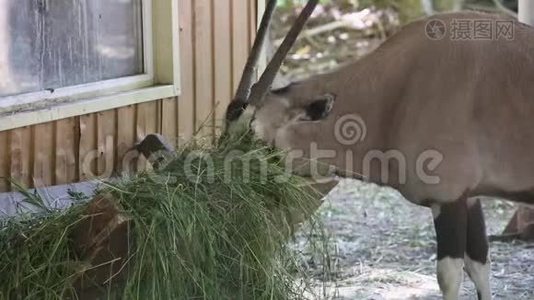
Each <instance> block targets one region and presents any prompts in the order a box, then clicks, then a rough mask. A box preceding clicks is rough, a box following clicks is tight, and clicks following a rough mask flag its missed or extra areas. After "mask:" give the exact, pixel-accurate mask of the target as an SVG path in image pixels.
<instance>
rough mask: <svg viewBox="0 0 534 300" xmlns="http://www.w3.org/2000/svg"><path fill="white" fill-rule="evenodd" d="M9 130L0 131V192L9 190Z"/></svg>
mask: <svg viewBox="0 0 534 300" xmlns="http://www.w3.org/2000/svg"><path fill="white" fill-rule="evenodd" d="M8 133H9V131H0V193H1V192H7V191H9V184H8V177H9V176H10V170H9V147H8V144H9V134H8Z"/></svg>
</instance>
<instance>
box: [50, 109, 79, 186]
mask: <svg viewBox="0 0 534 300" xmlns="http://www.w3.org/2000/svg"><path fill="white" fill-rule="evenodd" d="M77 124H79V120H78V118H69V119H63V120H59V121H57V122H56V140H55V144H56V146H55V147H56V166H55V173H56V174H55V175H56V176H55V177H56V181H55V184H67V183H72V182H76V181H78V167H77V163H76V161H77V145H78V143H77V140H78V138H79V137H78V125H77Z"/></svg>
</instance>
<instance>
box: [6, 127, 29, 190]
mask: <svg viewBox="0 0 534 300" xmlns="http://www.w3.org/2000/svg"><path fill="white" fill-rule="evenodd" d="M31 148H32V141H31V128H30V127H21V128H17V129H13V130H11V131H10V132H9V159H10V176H11V179H12V180H14V181H16V182H17V183H19V184H22V185H23V186H26V187H30V186H31V177H32V174H31V173H32V166H31V160H32V157H31V152H32V151H31V150H32V149H31Z"/></svg>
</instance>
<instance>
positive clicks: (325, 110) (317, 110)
mask: <svg viewBox="0 0 534 300" xmlns="http://www.w3.org/2000/svg"><path fill="white" fill-rule="evenodd" d="M335 99H336V96H335V95H334V94H324V95H321V96H319V97H317V98H315V99H314V100H313V101H312V102H311V103H310V104H307V105H306V106H305V107H304V116H303V118H302V120H303V121H318V120H322V119H324V118H326V117H327V116H328V114H329V113H330V111H331V110H332V107H334V101H335Z"/></svg>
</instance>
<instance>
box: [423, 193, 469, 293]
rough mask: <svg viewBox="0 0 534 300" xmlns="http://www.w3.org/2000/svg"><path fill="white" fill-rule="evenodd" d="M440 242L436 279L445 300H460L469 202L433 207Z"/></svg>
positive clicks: (463, 200)
mask: <svg viewBox="0 0 534 300" xmlns="http://www.w3.org/2000/svg"><path fill="white" fill-rule="evenodd" d="M431 208H432V215H433V217H434V228H435V229H436V239H437V248H438V253H437V258H438V263H437V275H438V283H439V288H440V290H441V292H442V293H443V299H445V300H457V299H458V296H459V293H460V286H461V284H462V280H463V266H464V255H465V251H466V235H467V205H466V199H460V200H458V201H456V202H453V203H447V204H434V205H432V206H431Z"/></svg>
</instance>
